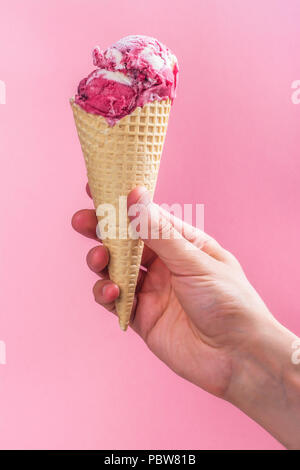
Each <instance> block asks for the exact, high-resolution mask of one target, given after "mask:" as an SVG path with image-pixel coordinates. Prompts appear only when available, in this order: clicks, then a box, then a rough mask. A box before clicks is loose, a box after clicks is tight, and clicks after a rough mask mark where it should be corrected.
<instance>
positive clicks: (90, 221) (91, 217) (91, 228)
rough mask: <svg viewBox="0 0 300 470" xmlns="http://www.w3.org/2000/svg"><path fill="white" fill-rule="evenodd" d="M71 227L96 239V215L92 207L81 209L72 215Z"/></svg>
mask: <svg viewBox="0 0 300 470" xmlns="http://www.w3.org/2000/svg"><path fill="white" fill-rule="evenodd" d="M71 223H72V227H73V228H74V230H76V232H79V233H81V235H84V236H85V237H88V238H92V239H93V240H98V238H97V235H96V227H97V217H96V213H95V211H94V210H93V209H82V210H80V211H78V212H76V213H75V214H74V215H73V217H72V222H71Z"/></svg>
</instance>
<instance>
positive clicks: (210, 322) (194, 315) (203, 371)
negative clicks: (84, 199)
mask: <svg viewBox="0 0 300 470" xmlns="http://www.w3.org/2000/svg"><path fill="white" fill-rule="evenodd" d="M135 203H138V204H141V205H142V206H145V207H146V208H147V209H146V211H145V213H144V216H145V217H147V218H148V219H149V220H148V221H147V222H149V223H151V224H152V230H153V226H156V227H157V230H158V232H161V231H162V230H165V229H166V225H167V226H168V227H169V228H170V237H171V238H172V239H169V240H162V239H146V240H144V241H145V249H144V253H143V259H142V265H143V267H144V268H146V270H147V271H144V270H141V271H140V275H139V279H138V284H137V290H136V300H135V303H134V309H133V312H132V318H131V322H130V325H131V327H132V328H133V329H134V330H135V331H136V332H137V333H138V334H139V335H140V336H141V337H142V338H143V339H144V341H145V342H146V344H147V345H148V347H149V348H150V349H151V351H152V352H153V353H154V354H156V355H157V356H158V357H159V358H160V359H161V360H163V361H164V362H165V363H166V364H167V365H168V366H169V367H171V368H172V369H173V370H174V371H175V372H176V373H177V374H179V375H181V376H182V377H184V378H186V379H187V380H189V381H191V382H193V383H195V384H196V385H199V386H200V387H201V388H203V389H205V390H207V391H208V392H210V393H213V394H215V395H217V396H220V397H225V395H226V392H227V390H228V387H229V384H230V381H231V377H232V374H233V372H234V371H233V366H234V363H235V358H236V356H237V355H238V354H239V351H240V350H241V349H242V348H244V347H245V345H246V344H247V343H248V342H249V339H250V338H251V337H253V336H254V335H255V334H256V332H257V330H258V329H259V328H261V326H262V323H266V322H267V320H269V319H270V318H271V315H270V313H269V311H268V310H267V308H266V306H265V305H264V303H263V301H262V300H261V299H260V297H259V296H258V294H257V293H256V291H255V290H254V289H253V288H252V286H251V285H250V284H249V282H248V281H247V279H246V277H245V274H244V272H243V270H242V268H241V266H240V264H239V263H238V261H237V260H236V259H235V257H234V256H233V255H232V254H230V253H229V252H228V251H226V250H225V249H224V248H222V247H221V246H220V245H219V244H218V243H217V242H216V241H215V240H213V239H212V238H211V237H209V236H208V235H207V234H205V233H204V232H202V231H201V230H198V229H195V228H194V227H192V226H190V225H187V224H184V226H182V223H181V221H180V220H179V219H176V218H175V217H172V216H171V215H170V214H169V213H167V212H165V211H163V210H162V209H160V208H159V207H158V206H157V205H155V204H153V203H151V202H150V199H149V195H148V192H146V191H145V189H144V188H136V189H135V190H134V191H132V192H131V193H130V195H129V197H128V206H129V207H130V206H131V205H132V204H135ZM72 223H73V227H74V228H75V229H76V230H77V231H79V232H80V233H82V234H83V235H87V236H90V237H93V238H95V239H96V224H97V219H96V216H95V213H94V211H89V210H85V211H79V212H78V213H77V214H75V215H74V217H73V222H72ZM154 229H155V227H154ZM183 229H184V234H183V235H180V234H179V232H182V231H183ZM175 232H176V238H174V233H175ZM160 238H161V237H160ZM108 260H109V253H108V252H107V249H106V248H105V247H104V246H97V247H95V248H93V249H92V250H90V252H89V253H88V255H87V263H88V265H89V267H90V268H91V269H92V271H94V272H96V273H98V274H99V275H100V276H101V277H102V279H101V280H98V281H97V282H96V284H95V286H94V295H95V299H96V301H97V302H98V303H99V304H101V305H103V306H104V307H106V308H107V309H108V310H110V311H113V312H114V311H115V306H114V300H115V299H116V298H117V296H118V294H119V290H118V287H117V286H116V285H115V284H114V283H112V282H111V281H110V280H109V278H108V273H107V264H108Z"/></svg>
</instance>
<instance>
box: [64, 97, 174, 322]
mask: <svg viewBox="0 0 300 470" xmlns="http://www.w3.org/2000/svg"><path fill="white" fill-rule="evenodd" d="M71 106H72V110H73V115H74V119H75V124H76V128H77V132H78V136H79V140H80V144H81V148H82V152H83V155H84V159H85V163H86V168H87V175H88V182H89V186H90V190H91V194H92V197H93V202H94V206H95V209H96V213H97V217H98V220H99V221H100V219H101V217H103V214H99V211H97V208H98V207H99V205H100V204H101V205H102V204H109V205H111V206H113V207H114V209H115V215H116V217H115V219H114V221H115V225H116V227H115V229H116V230H115V233H114V236H113V237H112V236H111V237H110V236H108V237H105V238H104V239H103V240H102V241H103V244H104V246H106V248H107V249H108V250H109V256H110V257H109V265H108V272H109V276H110V279H111V280H112V281H113V282H115V283H116V284H117V285H118V286H119V289H120V295H119V297H118V299H117V300H116V310H117V314H118V317H119V323H120V327H121V329H122V330H124V331H125V330H126V329H127V326H128V323H129V320H130V316H131V311H132V306H133V301H134V293H135V288H136V283H137V278H138V274H139V269H140V264H141V258H142V252H143V246H144V244H143V242H142V240H140V239H133V238H131V237H130V236H129V234H128V226H129V219H128V216H127V206H126V198H127V195H128V194H129V192H130V191H131V190H132V189H133V188H135V187H136V186H145V187H146V188H147V189H148V190H149V191H150V194H151V197H153V193H154V190H155V185H156V181H157V175H158V170H159V164H160V159H161V154H162V150H163V145H164V141H165V136H166V132H167V126H168V118H169V113H170V109H171V102H170V100H164V101H155V102H153V103H147V104H146V105H144V106H143V107H142V108H136V109H135V110H134V111H133V113H131V114H129V115H128V116H125V117H124V118H122V119H120V120H119V121H118V122H117V123H116V124H115V125H114V126H113V127H111V126H109V125H108V124H107V121H106V120H105V118H104V117H102V116H99V115H95V114H91V113H87V112H86V111H84V110H83V109H82V108H81V107H80V106H78V105H77V104H76V103H75V102H74V100H73V99H71ZM120 196H123V198H121V199H120ZM122 200H123V202H120V201H122ZM102 207H103V206H102ZM121 220H122V221H124V220H125V224H124V223H123V225H122V224H121ZM121 225H122V226H123V227H124V225H125V226H127V231H126V230H125V232H127V233H125V232H124V230H123V232H122V233H121V230H120V227H121ZM100 235H101V234H100Z"/></svg>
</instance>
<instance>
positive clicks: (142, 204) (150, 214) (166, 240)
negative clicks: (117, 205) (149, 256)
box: [127, 186, 211, 275]
mask: <svg viewBox="0 0 300 470" xmlns="http://www.w3.org/2000/svg"><path fill="white" fill-rule="evenodd" d="M127 208H128V217H129V220H130V228H131V232H133V233H134V236H138V237H139V238H141V239H142V240H143V241H144V242H145V244H146V245H147V246H148V247H149V248H151V250H153V251H154V252H155V253H156V254H157V255H158V256H159V258H160V259H161V260H162V261H163V262H164V263H165V265H166V266H167V267H168V269H169V270H170V271H171V272H172V273H173V274H178V275H195V274H203V273H204V272H207V271H208V270H209V265H210V262H211V260H210V257H209V256H208V255H207V254H206V253H204V252H202V251H201V250H200V249H199V248H197V247H196V246H195V245H193V244H192V243H190V242H189V241H188V240H186V239H185V238H184V237H183V236H182V235H181V233H180V232H179V231H177V230H176V229H175V228H174V226H173V225H172V223H171V221H170V218H169V217H167V216H166V214H164V213H163V212H162V211H160V209H159V206H158V205H157V204H154V203H153V202H152V197H151V195H150V193H149V191H147V189H146V188H144V187H141V186H139V187H137V188H135V189H134V190H132V191H131V192H130V193H129V195H128V198H127ZM138 229H139V230H138Z"/></svg>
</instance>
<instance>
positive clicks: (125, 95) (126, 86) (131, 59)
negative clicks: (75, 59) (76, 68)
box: [75, 36, 178, 126]
mask: <svg viewBox="0 0 300 470" xmlns="http://www.w3.org/2000/svg"><path fill="white" fill-rule="evenodd" d="M93 63H94V65H95V66H96V67H97V68H96V69H95V70H94V71H93V72H91V73H90V74H89V75H88V76H87V77H86V78H84V79H83V80H81V82H80V83H79V86H78V90H77V94H76V95H75V103H76V104H78V105H79V106H80V107H81V108H83V109H84V110H85V111H86V112H88V113H91V114H98V115H101V116H103V117H105V118H106V121H107V122H108V124H109V125H110V126H113V125H114V124H115V123H116V122H117V121H118V120H120V119H121V118H122V117H124V116H126V115H128V114H130V113H132V111H134V110H135V108H137V107H138V106H140V107H143V106H144V105H145V104H146V103H150V102H153V101H162V100H166V99H170V100H171V102H173V100H174V98H175V93H176V84H177V74H178V63H177V59H176V57H175V55H174V54H173V53H172V52H171V51H170V50H169V49H168V48H167V47H166V46H165V45H163V44H162V43H160V42H159V41H157V40H156V39H154V38H151V37H147V36H127V37H125V38H123V39H121V40H120V41H118V42H117V43H115V44H114V45H113V46H111V47H109V48H108V49H106V50H105V51H102V50H100V48H99V47H98V46H97V47H95V48H94V50H93Z"/></svg>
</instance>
